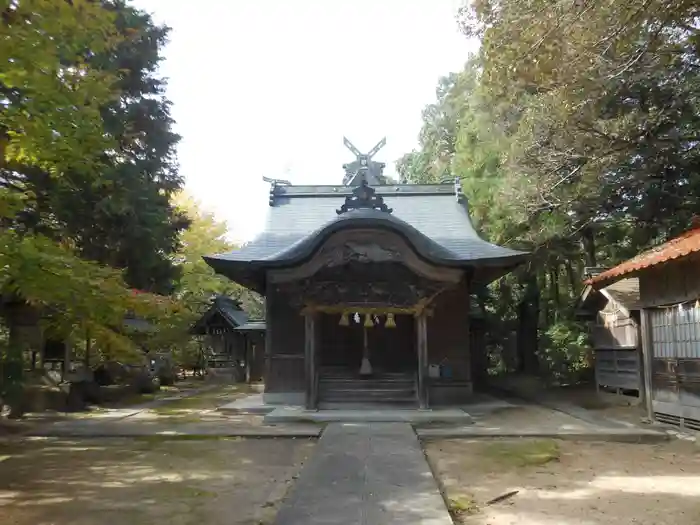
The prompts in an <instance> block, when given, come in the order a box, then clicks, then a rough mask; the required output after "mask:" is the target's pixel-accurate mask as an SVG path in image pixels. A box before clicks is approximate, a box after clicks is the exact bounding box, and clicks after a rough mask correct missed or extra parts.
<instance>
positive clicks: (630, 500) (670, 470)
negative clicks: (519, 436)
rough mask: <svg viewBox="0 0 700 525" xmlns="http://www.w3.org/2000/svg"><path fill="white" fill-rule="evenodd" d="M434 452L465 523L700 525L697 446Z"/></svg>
mask: <svg viewBox="0 0 700 525" xmlns="http://www.w3.org/2000/svg"><path fill="white" fill-rule="evenodd" d="M426 453H427V456H428V459H429V461H430V464H431V466H432V468H433V471H434V472H435V474H436V476H437V477H438V479H439V480H440V482H441V484H442V486H443V489H444V490H445V493H446V495H447V497H448V499H449V501H450V506H451V510H452V512H453V513H454V514H455V515H456V519H457V523H464V524H475V525H511V524H512V525H514V524H518V525H608V524H620V525H627V524H635V525H667V524H668V525H698V524H700V448H698V447H697V445H695V444H693V443H688V442H681V441H672V442H669V443H664V444H661V445H631V444H619V443H589V442H569V441H545V440H518V441H507V440H492V441H465V440H445V441H439V442H431V443H427V444H426ZM514 491H518V492H517V493H516V494H514V495H510V496H509V497H507V498H506V499H504V500H502V501H499V502H494V503H492V504H490V505H489V504H487V502H489V501H490V500H492V499H493V498H497V497H499V496H503V495H507V494H509V493H512V492H514Z"/></svg>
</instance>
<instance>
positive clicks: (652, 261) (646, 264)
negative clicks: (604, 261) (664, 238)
mask: <svg viewBox="0 0 700 525" xmlns="http://www.w3.org/2000/svg"><path fill="white" fill-rule="evenodd" d="M695 252H700V227H697V226H696V227H695V228H693V229H691V230H689V231H687V232H685V233H684V234H683V235H680V236H678V237H676V238H674V239H671V240H670V241H668V242H665V243H664V244H661V245H659V246H656V247H655V248H652V249H651V250H647V251H646V252H642V253H640V254H639V255H637V256H636V257H633V258H632V259H629V260H628V261H625V262H623V263H620V264H618V265H617V266H615V267H613V268H610V269H609V270H605V271H604V272H602V273H600V274H598V275H596V276H595V277H593V278H591V279H589V281H588V283H589V284H596V283H602V282H609V281H611V280H617V279H619V278H621V277H623V276H625V275H628V274H630V273H633V272H637V271H639V270H643V269H644V268H650V267H652V266H656V265H657V264H661V263H665V262H668V261H671V260H673V259H678V258H680V257H685V256H687V255H690V254H691V253H695Z"/></svg>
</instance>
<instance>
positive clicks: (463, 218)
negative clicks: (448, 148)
mask: <svg viewBox="0 0 700 525" xmlns="http://www.w3.org/2000/svg"><path fill="white" fill-rule="evenodd" d="M375 190H376V191H377V195H379V196H382V197H383V198H384V202H385V203H386V204H387V205H388V206H389V207H390V208H393V212H392V213H386V212H382V211H378V210H372V209H360V210H353V211H349V212H347V213H344V214H341V215H338V214H337V213H336V210H337V209H339V208H340V207H341V205H342V204H343V203H344V202H345V198H346V197H347V196H348V195H350V194H351V192H352V188H350V187H346V186H277V187H276V188H275V194H274V196H273V198H272V205H271V207H270V211H269V214H268V217H267V222H266V225H265V230H264V231H263V232H262V233H261V234H260V235H259V236H258V237H256V238H255V239H254V240H253V241H251V242H250V243H248V244H246V245H244V246H243V247H242V248H240V249H239V250H236V251H233V252H230V253H226V254H221V255H215V256H211V257H205V259H206V260H207V262H208V263H209V264H210V265H211V266H212V267H214V269H215V270H217V271H219V272H220V273H224V274H227V275H229V277H234V276H233V275H232V272H231V271H230V270H232V269H233V267H234V266H236V267H239V270H241V271H243V267H242V265H241V263H245V265H246V266H249V265H250V263H255V264H256V265H258V266H260V267H274V266H277V265H281V264H285V263H287V264H292V263H294V262H296V261H297V260H301V259H304V258H305V257H308V256H309V255H310V254H311V253H312V252H313V250H314V249H315V248H316V247H318V245H319V244H320V243H321V242H322V241H323V240H324V239H325V237H327V236H328V235H329V234H330V233H332V232H334V231H337V230H339V229H342V228H345V227H367V226H372V227H383V228H387V229H391V230H393V231H397V232H399V233H402V234H403V235H404V236H405V237H406V238H407V239H408V240H409V241H410V242H411V243H412V244H413V246H414V248H415V249H416V251H417V252H418V253H419V254H420V255H422V256H423V257H425V258H426V259H428V260H431V261H433V262H434V263H437V264H443V265H454V266H470V265H471V266H497V267H512V266H515V265H517V264H518V263H520V262H522V260H523V259H524V257H525V256H526V255H527V254H526V253H524V252H519V251H515V250H511V249H508V248H503V247H501V246H496V245H494V244H491V243H489V242H486V241H484V240H483V239H481V238H480V237H479V236H478V234H477V233H476V231H475V230H474V227H473V226H472V223H471V220H470V219H469V213H468V211H467V206H466V200H465V198H464V197H463V196H460V199H458V198H457V197H458V196H457V195H456V193H455V188H454V185H453V184H440V185H417V184H416V185H414V184H411V185H387V186H377V187H375ZM236 273H239V272H236Z"/></svg>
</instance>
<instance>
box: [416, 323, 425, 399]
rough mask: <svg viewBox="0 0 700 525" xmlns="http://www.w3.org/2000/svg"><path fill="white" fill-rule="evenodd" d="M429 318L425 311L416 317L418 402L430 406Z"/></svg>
mask: <svg viewBox="0 0 700 525" xmlns="http://www.w3.org/2000/svg"><path fill="white" fill-rule="evenodd" d="M427 321H428V318H427V316H426V314H425V312H421V313H420V314H418V316H417V317H416V335H417V338H418V341H417V345H416V348H417V349H418V404H419V406H420V408H428V384H427V380H428V322H427Z"/></svg>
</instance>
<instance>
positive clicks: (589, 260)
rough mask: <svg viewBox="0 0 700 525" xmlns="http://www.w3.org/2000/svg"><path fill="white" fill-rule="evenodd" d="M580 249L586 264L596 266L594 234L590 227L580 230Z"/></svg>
mask: <svg viewBox="0 0 700 525" xmlns="http://www.w3.org/2000/svg"><path fill="white" fill-rule="evenodd" d="M581 249H582V250H583V256H584V260H585V261H586V266H590V267H595V266H598V261H597V258H596V246H595V235H594V234H593V230H592V229H591V228H584V229H583V230H582V231H581Z"/></svg>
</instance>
